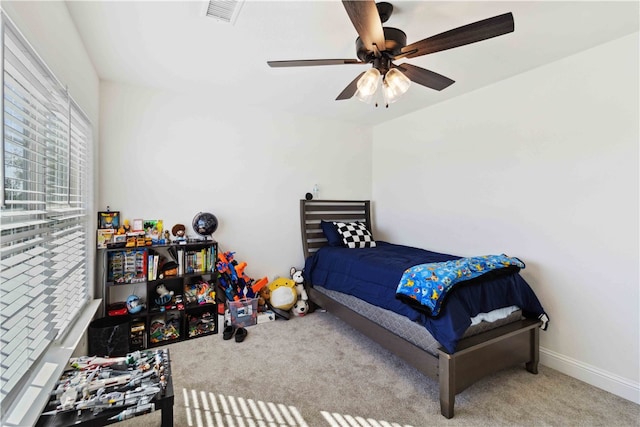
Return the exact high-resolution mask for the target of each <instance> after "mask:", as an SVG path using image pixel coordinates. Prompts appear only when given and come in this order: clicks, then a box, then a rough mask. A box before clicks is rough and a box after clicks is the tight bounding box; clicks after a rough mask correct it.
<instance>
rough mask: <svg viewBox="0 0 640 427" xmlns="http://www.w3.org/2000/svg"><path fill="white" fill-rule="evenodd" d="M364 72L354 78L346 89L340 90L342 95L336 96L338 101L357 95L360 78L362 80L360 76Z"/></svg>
mask: <svg viewBox="0 0 640 427" xmlns="http://www.w3.org/2000/svg"><path fill="white" fill-rule="evenodd" d="M363 74H364V71H363V72H362V73H360V74H358V77H356V78H355V79H353V81H352V82H351V83H349V86H347V87H345V88H344V90H343V91H342V92H340V95H338V97H337V98H336V101H341V100H343V99H349V98H351V97H352V96H353V95H355V93H356V91H357V90H358V80H360V77H362V75H363Z"/></svg>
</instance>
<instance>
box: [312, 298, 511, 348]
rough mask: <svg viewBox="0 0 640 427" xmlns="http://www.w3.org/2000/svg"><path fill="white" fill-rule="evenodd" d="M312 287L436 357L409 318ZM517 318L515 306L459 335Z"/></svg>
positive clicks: (433, 344) (422, 332)
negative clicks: (501, 315)
mask: <svg viewBox="0 0 640 427" xmlns="http://www.w3.org/2000/svg"><path fill="white" fill-rule="evenodd" d="M313 288H314V289H315V290H317V291H318V292H320V293H322V294H324V295H326V296H327V297H329V298H331V299H333V300H334V301H337V302H339V303H340V304H342V305H345V306H347V307H349V308H351V309H353V310H354V311H356V312H357V313H359V314H361V315H362V316H364V317H366V318H367V319H369V320H371V321H373V322H375V323H376V324H377V325H379V326H381V327H383V328H385V329H387V330H388V331H390V332H392V333H393V334H395V335H397V336H399V337H401V338H404V339H405V340H407V341H409V342H410V343H412V344H414V345H416V346H417V347H420V348H421V349H423V350H425V351H426V352H428V353H430V354H433V355H434V356H436V357H437V356H438V348H439V347H440V343H439V342H438V341H437V340H436V339H435V338H434V337H433V336H432V335H431V334H430V333H429V332H428V331H427V330H425V327H424V326H423V325H421V324H420V323H417V322H414V321H412V320H409V319H408V318H407V317H405V316H402V315H400V314H397V313H394V312H393V311H391V310H387V309H384V308H380V307H378V306H375V305H373V304H369V303H368V302H366V301H363V300H361V299H359V298H356V297H354V296H352V295H347V294H343V293H341V292H337V291H332V290H330V289H326V288H324V287H322V286H314V287H313ZM479 317H484V316H479ZM520 319H522V310H519V309H516V310H515V311H512V312H511V313H510V314H507V315H506V316H505V317H503V318H501V319H498V320H494V321H492V322H486V321H479V323H477V324H475V325H472V326H470V327H469V328H468V329H467V330H466V331H465V333H464V335H463V338H466V337H470V336H473V335H477V334H480V333H482V332H485V331H488V330H490V329H494V328H497V327H499V326H502V325H506V324H508V323H512V322H515V321H517V320H520Z"/></svg>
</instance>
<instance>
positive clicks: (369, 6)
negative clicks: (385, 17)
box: [342, 0, 385, 51]
mask: <svg viewBox="0 0 640 427" xmlns="http://www.w3.org/2000/svg"><path fill="white" fill-rule="evenodd" d="M342 4H343V5H344V8H345V9H346V11H347V15H349V18H350V19H351V23H352V24H353V26H354V27H355V29H356V31H357V32H358V35H359V36H360V40H362V42H363V44H364V47H366V48H367V49H368V50H370V51H375V50H374V48H373V45H374V44H375V45H376V46H377V48H378V50H379V51H383V50H385V38H384V31H383V30H382V21H380V15H379V14H378V8H377V7H376V3H375V1H374V0H368V1H362V0H360V1H358V0H356V1H347V0H343V1H342Z"/></svg>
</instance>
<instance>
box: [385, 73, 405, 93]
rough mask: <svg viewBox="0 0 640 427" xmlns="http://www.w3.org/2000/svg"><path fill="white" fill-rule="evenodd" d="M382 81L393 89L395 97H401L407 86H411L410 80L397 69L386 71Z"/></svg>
mask: <svg viewBox="0 0 640 427" xmlns="http://www.w3.org/2000/svg"><path fill="white" fill-rule="evenodd" d="M384 81H385V82H386V83H387V85H388V86H389V87H390V88H392V89H393V92H394V93H397V96H401V95H403V94H404V93H405V92H406V91H407V90H409V86H411V80H409V78H408V77H407V76H405V75H404V74H402V72H400V70H398V69H397V68H392V69H390V70H389V71H387V74H386V75H385V76H384Z"/></svg>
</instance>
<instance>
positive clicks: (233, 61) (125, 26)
mask: <svg viewBox="0 0 640 427" xmlns="http://www.w3.org/2000/svg"><path fill="white" fill-rule="evenodd" d="M392 3H393V4H394V12H393V15H392V16H391V19H389V21H388V22H387V23H386V24H384V25H385V26H389V27H396V28H400V29H402V30H403V31H404V32H405V33H406V34H407V43H413V42H415V41H418V40H421V39H423V38H426V37H429V36H432V35H435V34H438V33H440V32H443V31H447V30H449V29H452V28H455V27H459V26H462V25H466V24H469V23H472V22H475V21H478V20H481V19H485V18H489V17H492V16H495V15H499V14H502V13H505V12H513V15H514V21H515V32H513V33H510V34H507V35H503V36H500V37H496V38H493V39H490V40H485V41H481V42H478V43H474V44H471V45H467V46H463V47H459V48H455V49H451V50H447V51H442V52H438V53H434V54H431V55H425V56H422V57H419V58H414V59H401V60H399V61H396V63H397V64H400V63H403V62H408V63H412V64H414V65H417V66H420V67H423V68H427V69H430V70H432V71H435V72H437V73H439V74H443V75H445V76H447V77H449V78H451V79H453V80H455V81H456V83H454V84H453V85H452V86H450V87H448V88H447V89H445V90H443V91H442V92H437V91H435V90H432V89H428V88H425V87H423V86H420V85H417V84H414V85H412V86H411V88H410V89H409V91H408V92H407V93H406V94H405V95H404V96H403V97H402V98H401V99H400V100H399V101H398V102H397V103H395V104H392V105H391V106H390V107H389V108H388V109H385V108H384V107H378V108H374V107H373V105H367V104H364V103H362V102H360V101H358V100H357V99H356V98H355V97H354V98H352V99H349V100H345V101H335V98H336V96H337V95H338V94H339V93H340V92H341V91H342V90H343V89H344V88H345V87H346V86H347V85H348V84H349V83H350V82H351V81H352V80H353V79H354V78H355V77H356V76H357V75H358V74H359V73H360V72H362V71H365V70H366V69H367V66H365V65H337V66H317V67H296V68H270V67H268V66H267V64H266V62H267V60H290V59H325V58H354V59H355V58H356V54H355V39H356V37H357V33H356V31H355V29H354V28H353V26H352V24H351V22H350V20H349V18H348V16H347V14H346V12H345V10H344V7H343V6H342V4H341V3H340V2H338V1H333V0H332V1H279V2H273V1H258V0H246V2H245V3H244V4H243V6H242V9H241V10H240V14H239V16H238V19H237V21H236V23H235V24H234V25H231V24H228V23H223V22H220V21H217V20H215V19H212V18H208V17H205V16H204V10H205V8H206V5H207V4H208V2H207V1H204V0H199V1H110V0H105V1H68V2H67V6H68V9H69V11H70V13H71V16H72V18H73V20H74V21H75V23H76V25H77V28H78V31H79V32H80V35H81V37H82V38H83V40H84V43H85V45H86V48H87V50H88V52H89V55H90V56H91V58H92V61H93V63H94V65H95V67H96V69H97V72H98V74H99V76H100V78H101V79H103V80H106V81H115V82H123V83H130V84H134V85H143V86H151V87H158V88H166V89H170V90H178V91H181V92H184V91H190V90H196V91H198V92H200V93H209V94H210V96H211V102H212V104H217V105H219V106H220V107H221V108H224V107H225V106H240V107H242V106H251V107H258V108H262V107H264V108H268V109H270V110H271V111H273V112H274V113H277V112H278V111H290V112H295V113H299V114H309V115H317V116H322V117H327V118H335V119H340V120H347V121H352V122H356V123H362V124H375V123H378V122H382V121H386V120H390V119H393V118H396V117H398V116H401V115H404V114H407V113H410V112H413V111H416V110H419V109H421V108H424V107H427V106H429V105H432V104H434V103H437V102H442V101H443V100H446V99H448V98H451V97H454V96H458V95H460V94H463V93H466V92H470V91H473V90H475V89H478V88H480V87H483V86H486V85H489V84H491V83H493V82H496V81H499V80H502V79H505V78H508V77H511V76H514V75H516V74H519V73H522V72H524V71H527V70H530V69H533V68H536V67H539V66H541V65H544V64H547V63H550V62H553V61H556V60H558V59H560V58H563V57H565V56H568V55H571V54H574V53H577V52H580V51H582V50H585V49H589V48H591V47H593V46H596V45H598V44H601V43H604V42H607V41H610V40H614V39H616V38H619V37H622V36H625V35H628V34H631V33H634V32H637V31H638V21H639V18H638V15H639V12H638V11H639V7H638V6H639V3H638V2H637V1H624V2H611V1H603V2H594V1H585V2H578V1H569V2H558V1H532V2H526V1H512V2H505V1H492V2H485V1H469V2H462V1H437V2H436V1H393V2H392ZM602 78H603V83H604V82H606V80H607V79H611V78H615V70H611V75H609V76H602Z"/></svg>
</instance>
